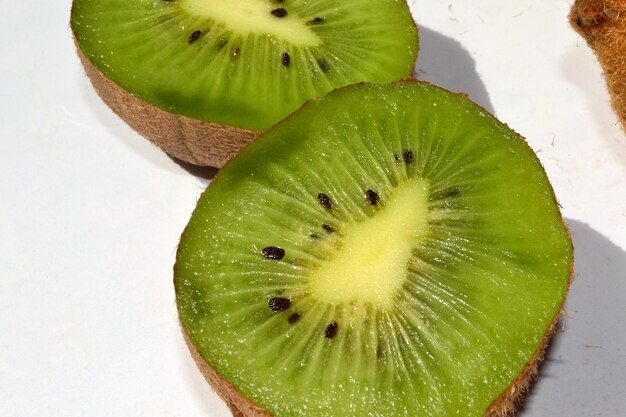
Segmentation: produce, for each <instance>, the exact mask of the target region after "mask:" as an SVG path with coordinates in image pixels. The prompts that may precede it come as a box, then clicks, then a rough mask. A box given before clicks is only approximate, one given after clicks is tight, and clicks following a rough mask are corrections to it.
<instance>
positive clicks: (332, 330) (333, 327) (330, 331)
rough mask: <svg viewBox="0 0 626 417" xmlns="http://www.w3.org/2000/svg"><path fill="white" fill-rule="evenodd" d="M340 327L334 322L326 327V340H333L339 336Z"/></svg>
mask: <svg viewBox="0 0 626 417" xmlns="http://www.w3.org/2000/svg"><path fill="white" fill-rule="evenodd" d="M338 327H339V326H338V325H337V322H336V321H333V322H332V323H330V324H329V325H328V326H327V327H326V330H325V331H324V336H326V339H332V338H333V337H335V336H337V328H338Z"/></svg>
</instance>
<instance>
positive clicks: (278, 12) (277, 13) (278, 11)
mask: <svg viewBox="0 0 626 417" xmlns="http://www.w3.org/2000/svg"><path fill="white" fill-rule="evenodd" d="M271 13H272V14H273V15H274V16H276V17H285V16H287V10H285V9H283V8H282V7H281V8H280V9H274V10H272V11H271Z"/></svg>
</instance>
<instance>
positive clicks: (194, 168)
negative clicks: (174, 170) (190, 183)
mask: <svg viewBox="0 0 626 417" xmlns="http://www.w3.org/2000/svg"><path fill="white" fill-rule="evenodd" d="M168 156H169V157H170V158H171V159H172V161H174V162H175V163H176V164H178V166H179V167H181V168H182V169H184V170H185V171H187V172H188V173H190V174H191V175H193V176H194V177H196V178H198V179H199V180H202V183H203V185H204V186H205V187H206V186H207V185H209V182H211V181H212V180H213V178H215V176H216V175H217V173H218V172H219V169H217V168H214V167H203V166H199V165H193V164H190V163H188V162H185V161H181V160H180V159H178V158H175V157H173V156H171V155H168Z"/></svg>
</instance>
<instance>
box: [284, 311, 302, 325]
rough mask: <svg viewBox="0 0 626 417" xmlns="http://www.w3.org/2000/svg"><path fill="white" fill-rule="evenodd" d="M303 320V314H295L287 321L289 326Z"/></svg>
mask: <svg viewBox="0 0 626 417" xmlns="http://www.w3.org/2000/svg"><path fill="white" fill-rule="evenodd" d="M301 318H302V313H293V314H292V315H291V316H289V318H288V319H287V321H288V322H289V324H296V323H297V322H299V321H300V319H301Z"/></svg>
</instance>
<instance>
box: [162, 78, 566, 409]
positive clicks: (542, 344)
mask: <svg viewBox="0 0 626 417" xmlns="http://www.w3.org/2000/svg"><path fill="white" fill-rule="evenodd" d="M398 82H401V83H420V84H429V85H432V84H430V83H428V82H426V81H419V80H416V79H413V78H407V79H402V80H399V81H398ZM366 84H367V83H357V84H352V85H349V86H346V87H342V88H341V89H351V88H355V87H358V86H363V85H366ZM434 87H436V88H441V87H437V86H434ZM458 95H459V96H461V97H463V98H464V99H466V100H468V101H470V100H469V99H468V96H467V95H466V94H463V93H458ZM320 99H321V98H320V97H316V98H313V99H310V100H309V101H307V102H306V103H304V104H303V105H302V106H301V108H302V107H305V106H307V105H308V104H309V103H313V102H316V101H319V100H320ZM472 103H473V104H474V105H475V106H476V107H478V108H480V110H482V111H483V112H485V113H487V114H489V115H490V113H489V112H488V111H487V110H485V109H484V108H482V107H481V106H479V105H478V104H476V103H474V102H472ZM292 115H293V113H292V114H291V115H289V116H287V117H286V118H285V119H283V120H281V121H280V122H278V123H277V125H278V124H282V123H284V122H285V121H287V120H289V119H290V118H291V117H292ZM492 117H493V116H492ZM494 120H496V121H497V119H495V117H494ZM498 123H500V122H499V121H498ZM518 137H519V139H520V140H522V141H524V142H526V139H525V138H524V137H522V136H520V135H518ZM535 158H537V156H536V155H535ZM221 173H222V171H219V172H218V173H217V176H216V178H215V179H217V178H218V177H219V176H220V175H221ZM550 192H551V195H552V198H553V200H554V204H556V205H557V206H560V204H559V202H558V200H557V199H556V195H555V194H554V190H553V189H552V188H550ZM561 222H562V224H563V226H564V227H565V229H566V230H567V233H568V236H570V237H571V233H570V231H569V228H568V226H567V223H565V221H564V220H563V217H562V216H561ZM186 232H187V230H185V231H183V233H182V236H181V241H182V240H183V239H184V237H185V234H186ZM569 246H570V251H571V253H573V244H572V241H571V238H570V243H569ZM178 250H180V245H179V246H178ZM177 258H178V256H177ZM573 276H574V260H573V258H572V261H571V263H570V270H569V275H568V282H567V288H566V290H565V293H564V294H563V299H562V300H561V304H560V305H559V308H558V309H557V312H556V314H555V315H554V317H553V318H552V321H551V322H550V324H549V326H548V328H547V330H546V331H545V332H544V334H543V337H542V338H541V340H540V341H539V343H538V344H537V348H536V349H535V351H534V352H533V355H532V356H531V358H530V360H529V361H528V362H526V364H524V366H523V367H522V369H521V371H520V373H519V374H518V375H517V376H516V377H515V379H514V380H513V381H512V382H511V384H510V385H509V386H508V387H507V388H505V389H504V391H502V393H500V395H498V396H497V397H496V398H495V399H494V400H493V401H492V402H491V404H490V405H489V407H487V409H486V410H485V413H484V414H483V417H513V416H516V415H517V414H518V411H519V406H520V405H521V404H522V402H523V400H524V398H525V397H526V394H528V392H529V389H530V387H531V385H532V383H533V382H534V381H535V380H536V379H537V377H538V376H539V368H540V365H541V363H542V361H543V359H544V355H545V352H546V349H547V348H548V346H549V344H550V341H551V340H552V337H553V336H554V335H555V334H556V333H557V328H558V324H559V320H560V318H561V316H562V315H563V312H564V304H565V300H566V298H567V294H568V293H569V289H570V286H571V283H572V279H573ZM178 282H179V279H178V276H177V274H176V268H174V287H175V288H177V287H178ZM176 293H177V294H178V291H176ZM177 301H178V300H177ZM179 323H180V327H181V331H182V333H183V337H184V339H185V343H186V344H187V347H188V349H189V352H190V353H191V356H192V358H193V360H194V362H195V363H196V366H197V367H198V370H199V371H200V373H201V374H202V375H203V376H204V379H205V380H206V381H207V382H208V383H209V385H210V386H211V387H212V388H213V390H214V391H215V392H216V393H217V395H218V396H219V397H220V398H222V400H223V401H224V402H226V404H227V405H228V408H229V409H230V411H231V413H232V415H233V417H279V416H273V415H272V414H271V413H270V412H268V411H267V410H265V409H263V408H262V407H260V406H258V405H256V404H255V403H253V402H252V401H251V400H249V399H248V398H246V397H244V396H243V395H242V394H240V393H239V392H238V391H237V389H236V388H235V387H234V386H233V385H232V384H231V383H230V382H228V380H226V379H225V378H223V377H222V376H220V375H219V373H218V372H217V371H216V370H215V369H213V367H212V366H211V365H210V364H209V363H208V362H207V361H206V360H205V359H204V358H203V357H202V355H201V354H200V352H198V350H197V349H196V347H195V346H194V344H193V342H192V341H191V337H190V336H189V333H188V332H187V329H186V328H185V325H184V323H183V322H182V320H181V321H180V322H179Z"/></svg>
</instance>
